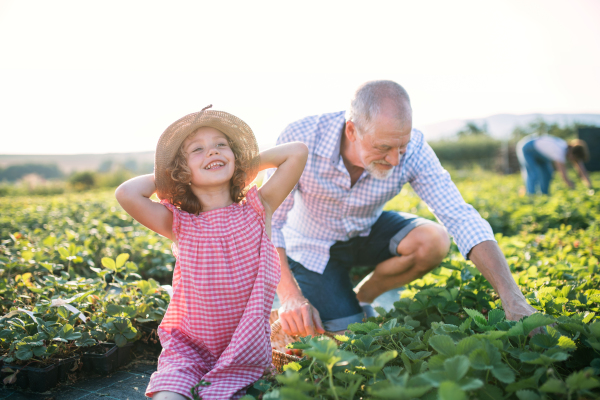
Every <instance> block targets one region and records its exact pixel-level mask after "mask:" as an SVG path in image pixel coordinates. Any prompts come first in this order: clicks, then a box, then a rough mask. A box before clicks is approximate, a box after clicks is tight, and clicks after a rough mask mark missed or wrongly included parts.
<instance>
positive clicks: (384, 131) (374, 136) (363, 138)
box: [356, 113, 412, 179]
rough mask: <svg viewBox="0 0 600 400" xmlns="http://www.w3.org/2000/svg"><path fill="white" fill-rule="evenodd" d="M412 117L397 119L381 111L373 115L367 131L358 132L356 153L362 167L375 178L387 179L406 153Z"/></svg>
mask: <svg viewBox="0 0 600 400" xmlns="http://www.w3.org/2000/svg"><path fill="white" fill-rule="evenodd" d="M411 130H412V119H411V118H410V117H408V118H407V119H405V120H404V121H398V120H397V119H396V118H394V117H390V116H388V115H387V114H385V113H382V114H380V115H378V116H376V117H375V120H374V121H373V122H372V124H371V129H370V131H369V132H360V131H359V132H358V133H359V134H358V135H357V137H356V145H357V147H356V148H357V153H358V156H359V158H360V160H361V162H362V164H363V167H364V168H365V169H366V170H367V171H368V172H369V173H370V174H371V175H373V177H374V178H376V179H387V178H388V177H389V176H390V175H391V174H392V171H393V169H394V167H395V166H397V165H398V164H399V163H400V158H401V157H402V155H403V154H404V153H406V148H407V146H408V142H409V141H410V133H411Z"/></svg>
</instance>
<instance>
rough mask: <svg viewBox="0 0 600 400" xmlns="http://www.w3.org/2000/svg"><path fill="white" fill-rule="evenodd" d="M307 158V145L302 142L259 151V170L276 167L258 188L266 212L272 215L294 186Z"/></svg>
mask: <svg viewBox="0 0 600 400" xmlns="http://www.w3.org/2000/svg"><path fill="white" fill-rule="evenodd" d="M307 158H308V147H306V145H305V144H304V143H302V142H291V143H285V144H282V145H279V146H275V147H273V148H270V149H268V150H265V151H262V152H261V153H260V166H259V169H260V170H261V171H262V170H264V169H267V168H277V171H275V173H274V174H273V176H271V179H269V180H268V181H267V182H265V184H264V185H262V187H261V188H260V189H259V194H260V196H261V198H262V202H263V205H264V206H265V209H266V210H267V214H270V215H272V214H273V213H274V212H275V210H276V209H277V207H279V206H280V205H281V203H283V201H284V200H285V198H286V197H287V196H288V194H290V192H291V191H292V189H293V188H294V186H296V183H298V180H299V179H300V176H301V175H302V171H304V166H305V165H306V160H307Z"/></svg>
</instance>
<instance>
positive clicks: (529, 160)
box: [517, 135, 592, 194]
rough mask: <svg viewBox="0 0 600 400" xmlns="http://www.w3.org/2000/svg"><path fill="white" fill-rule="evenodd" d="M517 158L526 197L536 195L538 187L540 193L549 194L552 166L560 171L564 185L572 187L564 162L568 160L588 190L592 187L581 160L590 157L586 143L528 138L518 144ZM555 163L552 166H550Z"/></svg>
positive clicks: (575, 140)
mask: <svg viewBox="0 0 600 400" xmlns="http://www.w3.org/2000/svg"><path fill="white" fill-rule="evenodd" d="M517 157H518V158H519V164H521V174H522V175H523V179H524V180H525V187H526V189H527V194H535V193H536V191H537V187H538V186H539V188H540V191H541V192H542V193H543V194H548V192H549V189H550V181H551V180H552V175H553V174H554V167H555V168H556V169H557V170H558V171H560V175H561V176H562V178H563V179H564V181H565V183H566V184H567V186H569V188H570V189H573V188H574V187H575V185H574V184H573V182H572V181H571V180H570V179H569V177H568V176H567V168H566V161H567V160H569V161H571V163H572V164H573V167H575V170H576V171H577V173H578V174H579V176H580V177H581V180H582V181H583V182H584V184H585V185H586V186H587V187H588V188H591V187H592V183H591V182H590V177H589V175H588V172H587V170H586V169H585V165H583V163H584V161H588V160H589V158H590V154H589V150H588V147H587V144H586V143H585V142H584V141H583V140H579V139H574V140H571V141H570V142H569V143H567V142H566V141H564V140H563V139H561V138H557V137H555V136H550V135H542V136H536V135H529V136H525V137H524V138H523V139H521V140H520V141H519V143H517ZM553 163H554V167H553V166H552V164H553Z"/></svg>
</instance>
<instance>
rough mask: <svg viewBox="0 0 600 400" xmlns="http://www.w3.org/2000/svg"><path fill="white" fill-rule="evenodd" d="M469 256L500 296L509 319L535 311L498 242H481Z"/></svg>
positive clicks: (515, 318)
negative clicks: (518, 283) (515, 278)
mask: <svg viewBox="0 0 600 400" xmlns="http://www.w3.org/2000/svg"><path fill="white" fill-rule="evenodd" d="M469 258H470V259H471V261H473V263H474V264H475V266H476V267H477V269H478V270H479V271H480V272H481V274H482V275H483V276H484V277H485V279H487V280H488V282H490V283H491V284H492V287H493V288H494V290H495V291H496V293H498V295H499V296H500V299H501V300H502V305H503V307H504V310H505V312H506V316H507V318H508V319H512V320H518V319H520V318H522V317H524V316H526V315H531V314H532V313H533V312H535V309H534V308H533V307H531V306H530V305H529V304H528V303H527V300H526V299H525V296H523V293H522V292H521V289H519V286H518V285H517V283H516V282H515V280H514V279H513V277H512V274H511V273H510V268H509V267H508V263H507V262H506V258H505V257H504V254H502V251H501V250H500V247H498V244H497V243H496V242H493V241H485V242H481V243H479V244H478V245H476V246H474V247H473V248H472V249H471V252H470V253H469Z"/></svg>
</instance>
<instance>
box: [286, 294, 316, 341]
mask: <svg viewBox="0 0 600 400" xmlns="http://www.w3.org/2000/svg"><path fill="white" fill-rule="evenodd" d="M279 322H280V323H281V328H282V329H283V332H284V333H285V334H287V335H292V336H308V335H311V336H315V334H317V333H325V329H323V324H322V322H321V317H320V316H319V312H318V311H317V309H316V308H314V307H313V306H312V305H311V304H310V302H309V301H308V300H306V298H305V297H304V296H295V297H290V298H287V299H286V301H282V303H281V307H279Z"/></svg>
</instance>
